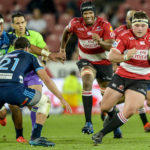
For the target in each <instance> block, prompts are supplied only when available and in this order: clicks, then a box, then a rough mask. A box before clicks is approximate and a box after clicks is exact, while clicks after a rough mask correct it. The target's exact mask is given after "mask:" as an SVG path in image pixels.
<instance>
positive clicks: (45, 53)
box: [41, 49, 51, 57]
mask: <svg viewBox="0 0 150 150" xmlns="http://www.w3.org/2000/svg"><path fill="white" fill-rule="evenodd" d="M50 54H51V52H49V51H47V50H45V49H42V51H41V55H42V56H43V55H44V56H47V57H48V56H49V55H50Z"/></svg>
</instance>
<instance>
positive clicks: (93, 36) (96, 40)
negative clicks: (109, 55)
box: [92, 33, 102, 44]
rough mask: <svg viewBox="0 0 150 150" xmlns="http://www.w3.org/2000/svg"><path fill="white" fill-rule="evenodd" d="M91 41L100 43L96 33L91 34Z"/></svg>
mask: <svg viewBox="0 0 150 150" xmlns="http://www.w3.org/2000/svg"><path fill="white" fill-rule="evenodd" d="M92 39H93V40H94V41H95V42H97V43H98V44H99V43H100V42H101V40H102V39H101V38H100V36H99V35H98V34H97V33H93V34H92Z"/></svg>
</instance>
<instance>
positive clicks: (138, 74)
mask: <svg viewBox="0 0 150 150" xmlns="http://www.w3.org/2000/svg"><path fill="white" fill-rule="evenodd" d="M112 48H114V49H115V50H117V51H118V52H120V53H121V54H125V53H126V52H127V51H128V50H130V49H132V48H136V50H137V51H136V54H135V55H134V56H133V58H132V59H130V60H128V61H125V62H121V63H120V66H119V67H118V68H117V71H116V73H117V74H118V75H119V76H121V77H125V78H130V79H145V80H150V62H149V61H148V59H147V56H148V49H149V48H150V33H149V32H147V34H146V35H145V36H144V37H142V38H137V37H136V36H135V35H134V34H133V32H132V30H131V29H129V30H126V31H124V32H123V33H121V34H120V35H119V36H118V37H117V39H116V41H115V42H114V43H113V46H112Z"/></svg>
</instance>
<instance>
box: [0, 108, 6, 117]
mask: <svg viewBox="0 0 150 150" xmlns="http://www.w3.org/2000/svg"><path fill="white" fill-rule="evenodd" d="M6 115H7V109H6V108H5V106H3V107H2V108H1V109H0V119H4V118H5V117H6Z"/></svg>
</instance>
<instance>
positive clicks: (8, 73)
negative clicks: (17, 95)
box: [0, 50, 36, 84]
mask: <svg viewBox="0 0 150 150" xmlns="http://www.w3.org/2000/svg"><path fill="white" fill-rule="evenodd" d="M34 59H36V58H34V56H33V55H32V54H29V53H27V52H25V51H23V50H16V51H14V52H11V53H9V54H6V55H4V56H2V57H1V58H0V83H21V84H22V83H23V78H24V76H25V75H26V74H27V73H29V72H30V71H31V70H35V68H34V65H33V62H34Z"/></svg>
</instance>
